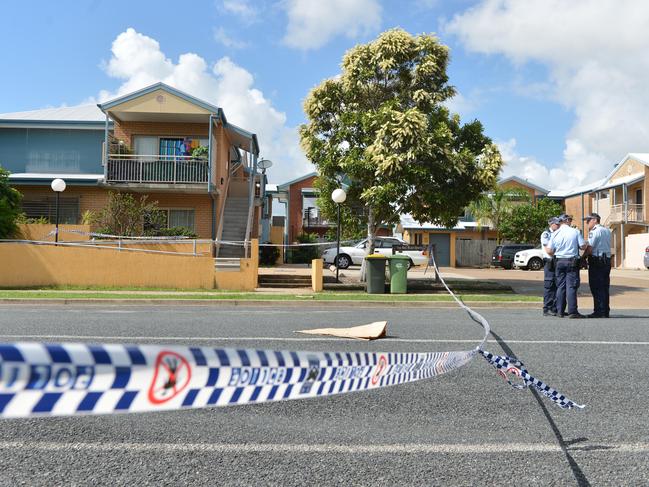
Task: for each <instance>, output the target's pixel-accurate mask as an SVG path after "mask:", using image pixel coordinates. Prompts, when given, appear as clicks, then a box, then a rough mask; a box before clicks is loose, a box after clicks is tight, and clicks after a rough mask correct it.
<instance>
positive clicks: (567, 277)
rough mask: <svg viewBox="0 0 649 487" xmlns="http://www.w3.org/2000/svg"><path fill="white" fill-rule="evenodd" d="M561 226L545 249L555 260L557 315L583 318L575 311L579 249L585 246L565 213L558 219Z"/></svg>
mask: <svg viewBox="0 0 649 487" xmlns="http://www.w3.org/2000/svg"><path fill="white" fill-rule="evenodd" d="M559 221H560V222H561V225H560V226H559V228H558V229H557V231H556V232H554V233H553V234H552V238H551V239H550V243H549V244H548V246H547V247H546V251H547V253H548V254H550V255H553V256H554V257H555V258H556V264H555V270H554V276H555V279H556V284H557V313H558V314H559V317H561V318H563V317H564V316H566V301H567V305H568V318H584V315H582V314H580V313H579V310H578V309H577V289H579V267H580V266H579V249H582V250H584V249H586V247H587V244H586V242H585V241H584V237H583V236H582V235H581V232H580V231H579V230H577V229H576V228H572V227H571V226H570V224H571V223H572V217H571V216H570V215H566V214H565V213H564V214H563V215H561V216H560V217H559Z"/></svg>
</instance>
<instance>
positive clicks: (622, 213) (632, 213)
mask: <svg viewBox="0 0 649 487" xmlns="http://www.w3.org/2000/svg"><path fill="white" fill-rule="evenodd" d="M607 221H608V222H609V223H628V222H644V205H630V204H626V205H612V206H611V213H610V214H609V216H608V220H607Z"/></svg>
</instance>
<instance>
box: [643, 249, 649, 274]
mask: <svg viewBox="0 0 649 487" xmlns="http://www.w3.org/2000/svg"><path fill="white" fill-rule="evenodd" d="M644 266H645V267H646V268H647V269H649V247H647V248H646V249H644Z"/></svg>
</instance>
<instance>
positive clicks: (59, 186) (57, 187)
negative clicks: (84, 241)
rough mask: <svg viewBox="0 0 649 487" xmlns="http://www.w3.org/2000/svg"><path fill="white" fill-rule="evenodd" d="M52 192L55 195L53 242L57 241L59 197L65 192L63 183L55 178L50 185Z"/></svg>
mask: <svg viewBox="0 0 649 487" xmlns="http://www.w3.org/2000/svg"><path fill="white" fill-rule="evenodd" d="M51 187H52V190H53V191H54V192H55V193H56V229H55V230H54V242H56V243H58V241H59V196H60V195H61V193H62V192H63V191H65V181H63V179H60V178H56V179H55V180H54V181H52V184H51Z"/></svg>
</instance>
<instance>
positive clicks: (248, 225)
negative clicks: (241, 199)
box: [244, 163, 257, 258]
mask: <svg viewBox="0 0 649 487" xmlns="http://www.w3.org/2000/svg"><path fill="white" fill-rule="evenodd" d="M256 172H257V171H256V164H255V163H253V164H251V165H250V184H249V185H248V191H249V195H248V221H247V222H246V238H245V240H244V245H245V247H246V258H250V255H249V254H250V249H251V245H250V232H251V230H252V215H253V213H254V209H255V206H254V205H255V179H256V176H257V175H256V174H255V173H256Z"/></svg>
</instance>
